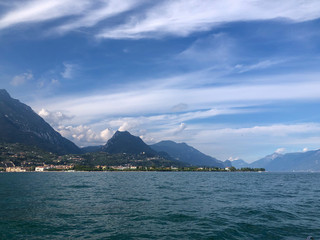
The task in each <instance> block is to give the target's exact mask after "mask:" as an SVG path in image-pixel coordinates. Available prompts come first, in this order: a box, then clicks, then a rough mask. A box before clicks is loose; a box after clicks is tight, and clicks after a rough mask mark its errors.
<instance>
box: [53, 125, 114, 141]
mask: <svg viewBox="0 0 320 240" xmlns="http://www.w3.org/2000/svg"><path fill="white" fill-rule="evenodd" d="M57 131H58V132H59V133H60V134H61V135H62V136H64V137H66V138H68V139H70V140H72V141H74V142H75V143H76V144H77V145H78V146H89V145H102V144H105V143H106V142H107V141H108V140H109V139H110V138H111V137H112V135H113V134H114V132H113V131H112V130H111V129H104V130H103V131H94V130H92V128H91V127H89V126H86V125H79V126H59V127H58V128H57Z"/></svg>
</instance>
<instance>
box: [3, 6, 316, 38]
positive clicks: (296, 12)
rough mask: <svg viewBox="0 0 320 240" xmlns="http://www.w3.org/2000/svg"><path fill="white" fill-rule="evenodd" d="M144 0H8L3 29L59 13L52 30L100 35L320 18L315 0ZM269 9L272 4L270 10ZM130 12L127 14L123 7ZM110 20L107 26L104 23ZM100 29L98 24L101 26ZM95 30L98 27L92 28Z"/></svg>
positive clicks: (179, 33)
mask: <svg viewBox="0 0 320 240" xmlns="http://www.w3.org/2000/svg"><path fill="white" fill-rule="evenodd" d="M145 2H147V1H145V0H122V1H116V0H92V1H90V0H78V1H77V2H76V4H75V2H74V1H72V0H46V1H42V0H28V1H27V0H26V1H19V2H18V1H16V2H13V3H12V4H10V6H11V8H10V6H9V7H8V5H9V4H6V9H8V10H7V12H6V13H5V14H4V15H3V16H1V17H0V29H5V28H9V27H12V26H15V25H18V24H19V25H21V24H24V25H26V24H31V23H43V22H46V21H52V20H56V19H59V20H60V21H59V23H58V24H59V25H58V26H53V28H52V29H51V30H50V29H49V31H53V32H59V33H65V32H68V31H72V30H76V29H79V28H83V27H85V28H93V27H96V26H98V31H99V33H98V34H97V36H98V37H100V38H129V39H139V38H157V37H162V36H165V35H177V36H187V35H190V34H192V33H194V32H199V31H207V30H210V29H212V28H213V27H215V26H218V25H221V24H223V23H228V22H235V21H255V20H270V19H276V18H285V19H289V20H292V21H298V22H300V21H308V20H312V19H316V18H319V16H320V14H319V10H320V6H319V3H318V1H317V0H309V1H300V0H283V1H280V2H279V1H275V0H270V1H263V0H238V1H234V0H202V1H197V0H170V1H169V0H164V1H160V2H153V3H149V2H147V4H145V5H144V6H143V7H141V8H139V11H131V12H130V10H133V9H135V8H137V7H138V6H140V5H142V4H143V3H145ZM266 9H268V10H266ZM124 12H128V13H127V14H128V15H127V16H126V17H123V15H122V13H124ZM114 16H121V17H123V20H124V21H126V22H125V23H124V24H121V25H117V26H115V25H114V24H113V27H110V26H112V24H110V23H109V24H105V25H104V29H102V30H101V26H99V23H101V22H102V21H104V20H106V19H109V18H111V17H114ZM106 26H107V27H106ZM99 29H100V30H99ZM94 32H96V30H94Z"/></svg>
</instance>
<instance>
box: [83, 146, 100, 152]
mask: <svg viewBox="0 0 320 240" xmlns="http://www.w3.org/2000/svg"><path fill="white" fill-rule="evenodd" d="M81 151H82V152H83V153H93V152H100V151H102V146H88V147H83V148H81Z"/></svg>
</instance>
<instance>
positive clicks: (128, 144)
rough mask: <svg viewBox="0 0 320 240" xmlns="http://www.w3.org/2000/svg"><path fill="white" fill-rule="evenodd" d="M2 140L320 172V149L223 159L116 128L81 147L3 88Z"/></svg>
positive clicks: (59, 150) (58, 149)
mask: <svg viewBox="0 0 320 240" xmlns="http://www.w3.org/2000/svg"><path fill="white" fill-rule="evenodd" d="M0 143H21V144H24V145H29V146H36V147H38V148H41V149H43V150H45V151H48V152H53V153H56V154H58V155H65V154H80V153H88V152H105V153H109V154H122V153H123V154H132V155H144V156H146V157H154V156H157V157H161V158H162V159H167V160H169V161H175V162H180V163H182V164H186V165H189V166H208V167H219V168H225V167H231V165H232V166H234V167H236V168H244V167H250V168H265V169H266V170H267V171H320V149H319V150H315V151H307V152H298V153H287V154H279V153H273V154H271V155H268V156H266V157H264V158H261V159H259V160H257V161H255V162H253V163H250V164H249V163H246V162H245V161H244V160H241V159H239V160H235V161H232V162H230V161H229V160H227V161H224V162H222V161H220V160H218V159H216V158H214V157H211V156H208V155H205V154H203V153H202V152H200V151H199V150H197V149H195V148H193V147H191V146H189V145H187V144H186V143H176V142H173V141H161V142H159V143H156V144H153V145H150V146H149V145H147V144H146V143H144V142H143V140H142V139H141V138H140V137H137V136H133V135H131V134H130V133H129V132H127V131H124V132H120V131H117V132H116V133H115V134H114V135H113V137H112V138H111V139H109V140H108V142H107V143H106V144H105V145H103V146H90V147H85V148H82V149H80V148H79V147H77V146H76V145H75V144H74V143H73V142H71V141H70V140H68V139H66V138H64V137H62V136H61V135H60V134H59V133H58V132H57V131H55V130H54V129H53V128H52V127H51V126H50V125H49V124H48V123H47V122H46V121H45V120H44V119H42V118H41V117H40V116H39V115H38V114H36V113H35V112H34V111H33V110H32V109H31V108H30V107H29V106H27V105H26V104H24V103H21V102H20V101H19V100H16V99H13V98H12V97H11V96H10V95H9V93H8V92H7V91H6V90H4V89H0Z"/></svg>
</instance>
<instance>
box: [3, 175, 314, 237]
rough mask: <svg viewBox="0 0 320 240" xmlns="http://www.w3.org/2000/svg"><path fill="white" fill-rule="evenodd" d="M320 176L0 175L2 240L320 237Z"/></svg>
mask: <svg viewBox="0 0 320 240" xmlns="http://www.w3.org/2000/svg"><path fill="white" fill-rule="evenodd" d="M319 178H320V174H319V173H238V172H237V173H216V172H75V173H59V172H56V173H54V172H48V173H1V174H0V239H228V240H229V239H288V240H289V239H290V240H295V239H302V240H304V239H305V238H306V237H307V236H308V235H313V236H314V237H315V238H316V239H320V181H319Z"/></svg>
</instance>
